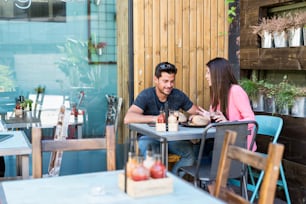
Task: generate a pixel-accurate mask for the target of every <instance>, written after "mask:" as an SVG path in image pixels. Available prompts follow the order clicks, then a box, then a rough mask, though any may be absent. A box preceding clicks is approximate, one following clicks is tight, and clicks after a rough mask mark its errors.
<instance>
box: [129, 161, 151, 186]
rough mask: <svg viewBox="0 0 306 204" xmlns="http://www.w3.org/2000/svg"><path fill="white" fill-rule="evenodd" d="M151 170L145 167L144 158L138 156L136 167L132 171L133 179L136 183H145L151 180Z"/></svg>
mask: <svg viewBox="0 0 306 204" xmlns="http://www.w3.org/2000/svg"><path fill="white" fill-rule="evenodd" d="M149 176H150V173H149V170H148V169H147V168H146V167H144V165H143V157H142V156H137V164H136V167H135V168H133V170H132V179H133V180H134V181H143V180H147V179H149Z"/></svg>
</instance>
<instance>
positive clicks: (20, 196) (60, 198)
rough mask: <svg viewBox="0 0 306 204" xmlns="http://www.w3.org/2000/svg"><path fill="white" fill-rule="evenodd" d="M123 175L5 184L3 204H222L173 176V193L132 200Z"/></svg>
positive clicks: (32, 180) (109, 174)
mask: <svg viewBox="0 0 306 204" xmlns="http://www.w3.org/2000/svg"><path fill="white" fill-rule="evenodd" d="M121 172H123V171H108V172H99V173H90V174H77V175H71V176H60V177H53V178H43V179H31V180H20V181H8V182H3V183H2V184H1V189H0V196H1V203H2V204H5V203H9V204H15V203H31V204H36V203H39V204H47V203H52V204H54V203H65V204H69V203H73V204H75V203H107V204H112V203H114V204H115V203H116V204H121V203H122V204H128V203H132V204H158V203H177V204H179V203H180V204H184V203H186V204H187V203H188V204H189V203H209V204H221V203H223V202H222V201H220V200H218V199H216V198H214V197H212V196H211V195H210V194H208V193H207V192H205V191H203V190H201V189H197V188H195V187H193V186H192V185H191V184H190V183H187V182H186V181H184V180H182V179H180V178H178V177H176V176H173V175H172V174H170V173H168V176H170V177H172V178H173V181H174V183H173V186H174V191H173V192H172V193H169V194H165V195H159V196H149V197H143V198H132V197H129V196H128V195H127V194H125V193H124V192H123V191H121V190H120V189H119V187H118V174H119V173H121Z"/></svg>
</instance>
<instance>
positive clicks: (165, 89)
mask: <svg viewBox="0 0 306 204" xmlns="http://www.w3.org/2000/svg"><path fill="white" fill-rule="evenodd" d="M176 73H177V68H176V67H175V66H174V65H173V64H171V63H169V62H162V63H160V64H158V65H157V66H156V68H155V76H154V83H155V87H150V88H147V89H145V90H143V91H142V92H141V93H140V94H139V95H138V96H137V98H136V99H135V101H134V103H133V104H132V105H131V107H130V108H129V110H128V111H127V113H126V115H125V117H124V123H125V124H128V123H155V122H156V120H157V116H158V115H159V113H160V110H165V105H166V104H167V105H168V109H170V110H181V109H182V110H184V111H187V112H188V113H189V114H192V115H194V114H197V110H198V108H197V106H195V105H194V104H193V103H192V102H191V100H190V99H189V98H188V97H187V96H186V94H184V93H183V92H182V91H180V90H178V89H176V88H174V82H175V75H176ZM149 144H150V145H152V149H153V151H155V152H159V147H160V144H159V141H157V140H154V139H152V138H150V137H148V136H141V137H140V138H139V141H138V147H139V149H140V152H141V154H142V155H145V153H146V149H147V147H148V145H149ZM168 150H169V152H170V153H172V154H177V155H179V156H180V157H181V159H180V160H179V161H178V162H177V163H176V164H175V165H174V166H173V168H172V172H173V173H175V174H176V173H177V170H178V169H179V168H180V167H181V166H190V165H192V164H193V163H194V161H195V155H194V152H193V144H192V143H191V142H190V141H171V142H168Z"/></svg>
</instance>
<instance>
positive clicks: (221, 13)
mask: <svg viewBox="0 0 306 204" xmlns="http://www.w3.org/2000/svg"><path fill="white" fill-rule="evenodd" d="M217 2H218V54H217V56H224V39H223V38H224V36H225V35H226V34H227V33H225V32H226V31H225V30H224V21H223V19H224V15H225V5H224V0H218V1H217Z"/></svg>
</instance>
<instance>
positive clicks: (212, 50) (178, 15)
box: [133, 0, 228, 108]
mask: <svg viewBox="0 0 306 204" xmlns="http://www.w3.org/2000/svg"><path fill="white" fill-rule="evenodd" d="M133 26H134V61H135V66H134V79H135V86H134V94H135V97H136V96H137V95H138V93H139V92H140V91H141V90H143V89H144V88H146V87H149V86H152V85H153V82H152V81H153V80H152V79H153V74H154V68H155V66H156V64H157V63H159V62H162V61H169V62H171V63H174V64H175V65H176V66H177V67H178V74H177V80H176V87H177V88H179V89H182V90H183V91H184V92H185V93H186V94H187V95H188V96H189V97H190V98H191V99H192V100H193V101H194V102H195V103H196V104H197V105H201V106H204V107H205V108H207V107H208V105H209V100H208V98H209V88H208V87H207V83H206V80H205V78H204V76H205V64H206V62H207V61H209V60H210V59H212V58H214V57H217V56H220V57H226V58H227V56H228V42H227V41H228V36H227V33H228V23H227V5H226V4H225V1H224V0H134V23H133ZM143 35H144V36H143ZM141 52H143V53H141ZM141 58H142V59H141Z"/></svg>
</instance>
